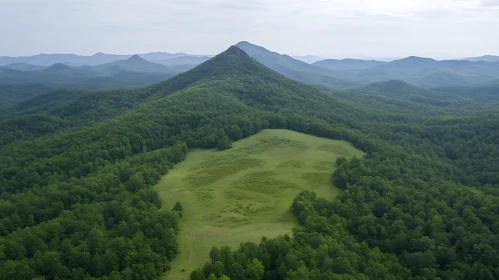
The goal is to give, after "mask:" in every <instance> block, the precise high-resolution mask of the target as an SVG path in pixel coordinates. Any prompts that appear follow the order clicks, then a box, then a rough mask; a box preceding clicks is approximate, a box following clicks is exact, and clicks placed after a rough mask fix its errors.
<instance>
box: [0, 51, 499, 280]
mask: <svg viewBox="0 0 499 280" xmlns="http://www.w3.org/2000/svg"><path fill="white" fill-rule="evenodd" d="M455 91H456V92H459V93H458V94H455V95H453V93H454V90H453V89H451V88H445V89H441V90H438V89H437V90H423V89H419V88H415V87H412V86H410V85H408V84H405V83H403V82H397V81H389V82H380V83H377V84H373V85H370V86H365V87H362V88H358V89H353V90H331V89H328V88H316V87H312V86H309V85H305V84H301V83H299V82H296V81H293V80H290V79H287V78H285V77H283V76H282V75H280V74H278V73H276V72H274V71H272V70H270V69H268V68H266V67H265V66H263V65H261V64H259V63H258V62H256V61H255V60H253V59H252V58H251V57H249V56H248V55H247V54H246V53H244V52H243V51H242V50H240V49H239V48H237V47H231V48H229V49H228V50H227V51H225V52H224V53H222V54H220V55H218V56H216V57H215V58H213V59H211V60H209V61H207V62H205V63H203V64H201V65H199V66H198V67H196V68H194V69H192V70H190V71H187V72H185V73H183V74H180V75H178V76H175V77H173V78H171V79H170V80H168V81H165V82H161V83H158V84H155V85H152V86H148V87H144V88H138V89H130V90H110V91H97V92H86V91H72V90H64V91H62V90H60V91H47V92H45V93H42V94H43V95H40V97H36V96H35V97H33V98H30V99H27V100H25V101H22V102H18V104H17V105H16V108H14V109H11V110H12V111H11V114H10V115H9V116H6V117H4V118H3V119H2V120H0V131H1V133H0V135H1V136H0V221H1V222H0V235H1V236H0V271H2V273H1V274H0V279H36V278H38V279H92V278H96V279H154V278H157V277H159V276H160V275H161V274H162V273H163V272H165V271H167V270H168V269H169V263H170V261H171V260H172V259H173V258H175V256H176V255H177V253H178V244H177V235H178V230H179V225H180V223H181V216H182V207H181V206H180V205H178V206H177V207H175V208H174V209H162V208H161V201H160V200H159V198H158V195H157V194H156V193H155V192H154V191H152V189H151V188H150V187H151V186H152V185H154V184H155V183H156V182H157V181H158V180H159V178H160V177H161V176H162V175H164V174H166V172H168V169H170V168H171V167H172V166H173V165H174V164H175V163H178V162H180V161H182V160H183V159H184V158H185V156H186V154H187V153H188V151H189V149H193V148H217V147H219V148H221V149H223V148H225V147H226V146H227V143H228V142H230V141H236V140H239V139H242V138H245V137H247V136H250V135H253V134H255V133H257V132H259V131H260V130H262V129H265V128H285V129H290V130H294V131H298V132H303V133H307V134H311V135H316V136H320V137H326V138H332V139H343V140H346V141H349V142H351V143H352V144H354V145H355V146H356V147H357V148H359V149H361V150H362V151H364V152H366V155H365V156H364V157H363V158H360V159H358V158H354V159H352V160H346V159H339V160H338V161H337V162H336V165H337V169H336V171H335V173H334V174H332V176H331V180H332V182H333V183H334V185H335V186H337V187H338V188H340V189H341V190H342V191H341V194H340V195H339V196H338V198H337V199H336V200H328V199H325V198H319V197H317V196H316V195H315V194H314V193H312V192H304V193H302V194H300V195H299V196H298V197H297V198H296V199H295V201H294V202H293V204H292V205H290V206H291V209H292V212H293V214H294V215H295V216H296V218H297V220H298V221H299V223H300V224H301V227H299V228H297V229H294V231H293V234H292V235H291V236H282V237H279V238H275V239H268V238H265V237H263V238H262V241H261V242H260V243H259V244H254V243H244V244H242V245H241V246H240V248H238V249H231V248H228V247H223V248H213V249H212V251H211V253H210V262H208V263H207V264H206V265H205V266H204V267H202V268H199V269H198V270H195V271H193V272H192V273H191V274H190V277H191V279H210V280H211V279H228V278H229V279H370V278H371V279H438V278H440V279H499V257H498V256H499V238H498V237H499V217H498V215H497V213H499V197H498V195H499V191H497V190H498V189H499V147H498V145H499V110H498V109H497V108H498V106H497V101H498V98H497V92H496V91H494V90H493V88H487V89H484V88H481V89H479V90H475V89H474V88H459V89H456V90H455ZM42 96H43V97H42ZM228 140H229V141H228ZM186 273H189V272H186Z"/></svg>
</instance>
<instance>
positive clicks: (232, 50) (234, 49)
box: [221, 46, 248, 56]
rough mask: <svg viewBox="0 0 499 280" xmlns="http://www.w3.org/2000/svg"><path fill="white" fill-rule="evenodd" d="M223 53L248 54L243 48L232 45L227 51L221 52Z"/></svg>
mask: <svg viewBox="0 0 499 280" xmlns="http://www.w3.org/2000/svg"><path fill="white" fill-rule="evenodd" d="M221 54H222V55H234V56H248V54H246V53H245V52H244V51H243V50H241V49H240V48H239V47H237V46H230V48H228V49H227V50H226V51H224V52H223V53H221Z"/></svg>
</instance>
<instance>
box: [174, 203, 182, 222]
mask: <svg viewBox="0 0 499 280" xmlns="http://www.w3.org/2000/svg"><path fill="white" fill-rule="evenodd" d="M173 211H175V212H177V213H178V216H179V217H180V218H182V216H183V215H184V207H183V206H182V204H181V203H180V201H177V202H176V203H175V205H173Z"/></svg>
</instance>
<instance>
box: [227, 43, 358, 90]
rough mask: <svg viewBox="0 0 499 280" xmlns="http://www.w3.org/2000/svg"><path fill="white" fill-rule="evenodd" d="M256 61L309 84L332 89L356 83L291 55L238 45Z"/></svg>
mask: <svg viewBox="0 0 499 280" xmlns="http://www.w3.org/2000/svg"><path fill="white" fill-rule="evenodd" d="M236 46H237V47H239V48H241V49H242V50H243V51H245V52H246V53H247V54H248V55H249V56H251V57H252V58H253V59H255V60H256V61H258V62H260V63H262V64H263V65H265V66H267V67H269V68H270V69H272V70H274V71H277V72H279V73H281V74H283V75H284V76H286V77H288V78H291V79H294V80H298V81H301V82H304V83H308V84H315V85H321V86H332V87H352V86H356V85H358V84H357V83H356V82H354V81H350V80H345V79H342V78H338V77H337V74H338V73H335V72H334V71H332V70H330V69H326V68H322V67H319V66H315V65H310V64H308V63H305V62H303V61H300V60H297V59H294V58H292V57H291V56H289V55H285V54H279V53H277V52H272V51H269V50H267V49H266V48H264V47H261V46H258V45H254V44H251V43H249V42H246V41H242V42H239V43H237V44H236Z"/></svg>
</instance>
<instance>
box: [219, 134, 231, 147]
mask: <svg viewBox="0 0 499 280" xmlns="http://www.w3.org/2000/svg"><path fill="white" fill-rule="evenodd" d="M230 148H232V142H231V141H230V140H229V138H228V137H227V136H226V135H224V136H222V138H220V140H218V144H217V149H218V150H219V151H223V150H227V149H230Z"/></svg>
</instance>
